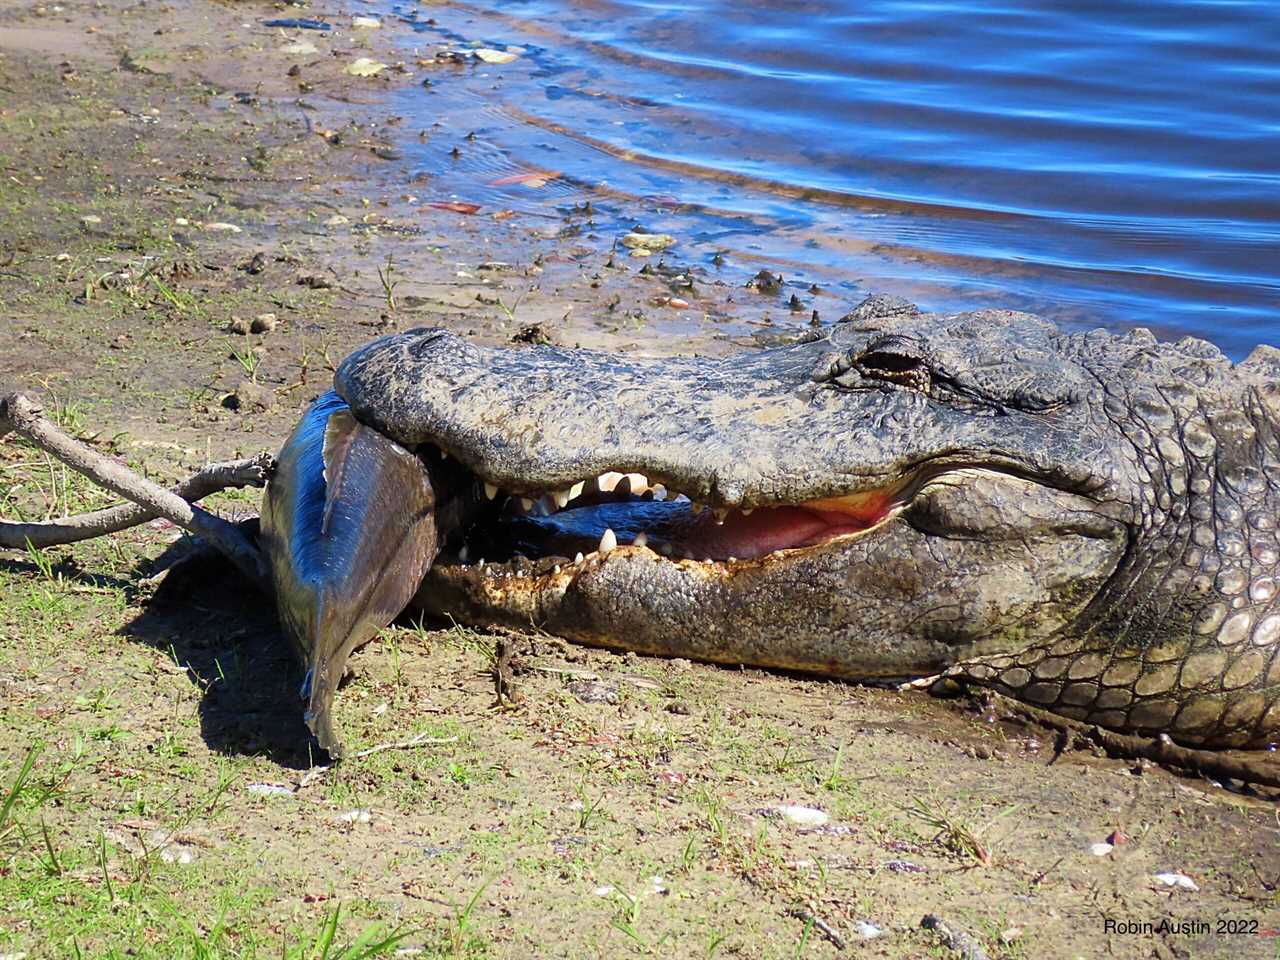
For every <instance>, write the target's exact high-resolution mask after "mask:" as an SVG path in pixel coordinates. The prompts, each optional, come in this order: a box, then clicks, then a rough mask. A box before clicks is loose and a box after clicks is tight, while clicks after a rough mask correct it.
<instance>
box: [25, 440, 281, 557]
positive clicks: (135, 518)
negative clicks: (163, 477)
mask: <svg viewBox="0 0 1280 960" xmlns="http://www.w3.org/2000/svg"><path fill="white" fill-rule="evenodd" d="M273 463H274V458H273V457H272V456H271V455H270V454H268V453H260V454H258V455H257V456H255V457H250V458H248V459H246V460H226V461H222V462H220V463H210V464H208V465H206V466H205V467H203V468H202V469H201V470H200V471H199V472H198V473H196V474H193V475H192V476H190V477H188V478H187V479H186V480H183V481H182V482H181V483H179V484H178V485H177V486H176V487H174V488H173V490H172V492H173V493H175V494H177V495H178V496H179V497H181V498H182V499H183V500H186V501H187V502H188V503H194V502H195V501H197V500H201V499H203V498H205V497H207V496H209V494H211V493H217V492H218V491H219V490H226V489H228V488H230V487H260V486H262V485H263V484H264V483H266V482H267V477H268V475H269V474H270V473H271V467H272V464H273ZM155 518H156V514H155V513H154V512H152V511H151V510H148V509H147V508H146V507H141V506H139V505H138V504H136V503H121V504H117V505H116V506H114V507H107V508H106V509H104V510H94V511H93V512H91V513H81V514H77V515H76V516H74V517H62V518H61V519H58V520H48V521H45V522H43V523H17V522H14V521H12V520H0V547H8V548H10V549H14V550H21V549H23V548H25V547H26V546H27V545H28V544H29V545H30V546H33V547H57V546H62V545H63V544H66V543H76V542H77V541H79V540H90V539H92V538H93V537H101V536H105V535H106V534H109V533H119V532H120V531H121V530H127V529H128V528H129V527H136V526H137V525H138V524H140V523H146V522H147V521H148V520H154V519H155Z"/></svg>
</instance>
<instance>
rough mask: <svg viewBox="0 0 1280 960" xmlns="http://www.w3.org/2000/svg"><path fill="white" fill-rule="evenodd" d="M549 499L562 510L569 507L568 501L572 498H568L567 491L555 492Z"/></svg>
mask: <svg viewBox="0 0 1280 960" xmlns="http://www.w3.org/2000/svg"><path fill="white" fill-rule="evenodd" d="M551 499H553V500H554V501H555V502H556V506H557V507H559V508H560V509H561V510H563V509H564V508H565V507H567V506H568V505H569V501H570V500H571V499H572V497H571V496H570V494H569V491H568V490H557V491H556V492H555V493H553V494H551Z"/></svg>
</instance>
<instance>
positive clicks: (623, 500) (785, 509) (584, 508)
mask: <svg viewBox="0 0 1280 960" xmlns="http://www.w3.org/2000/svg"><path fill="white" fill-rule="evenodd" d="M459 484H460V485H461V486H463V487H469V488H470V489H467V490H462V491H459V492H460V493H461V494H462V495H463V496H464V497H466V498H469V500H470V501H471V508H470V509H469V510H468V511H467V513H468V514H469V515H470V517H471V519H470V521H469V522H468V523H467V524H465V525H464V527H463V528H460V529H459V530H457V531H456V532H454V533H453V535H452V536H450V537H449V538H448V541H447V545H446V547H445V549H444V551H443V552H442V554H441V555H440V557H439V558H438V560H437V564H438V565H441V566H462V567H481V568H484V569H485V571H486V573H488V574H489V575H491V576H501V575H503V574H504V573H508V574H519V575H522V576H530V575H532V576H538V575H543V574H545V575H554V574H556V573H559V572H560V570H561V569H562V568H564V567H566V566H569V565H572V564H579V563H583V562H584V561H587V560H590V559H596V560H599V559H603V557H604V556H605V555H608V554H610V553H613V552H615V551H617V552H618V553H619V555H625V554H626V553H629V552H631V551H635V550H644V551H651V552H652V553H653V554H656V555H658V556H660V557H662V558H665V559H667V560H669V561H671V562H673V563H698V564H709V565H716V566H719V567H729V566H733V565H735V564H745V563H759V562H768V561H770V560H774V559H780V558H782V557H783V556H786V555H789V554H794V553H796V552H800V551H806V550H810V549H815V548H817V547H820V546H822V545H824V544H828V543H830V542H832V541H834V540H843V539H852V538H855V537H858V536H861V535H863V534H865V533H867V532H868V531H870V530H872V529H874V528H877V527H879V526H881V525H882V524H883V523H885V522H886V521H887V520H889V519H890V518H891V517H893V516H894V515H896V514H897V513H898V511H899V510H900V509H901V507H902V506H903V504H904V495H905V490H906V488H907V483H906V482H902V483H897V484H893V485H890V486H886V487H883V488H876V489H871V490H866V491H861V492H858V493H854V494H849V495H845V496H839V497H830V498H824V499H817V500H808V501H803V502H799V503H776V504H771V505H765V506H758V507H755V508H753V509H744V508H736V507H735V508H725V507H717V506H706V505H703V504H699V503H697V502H694V501H692V500H690V499H689V498H688V497H686V496H685V495H683V494H681V493H679V492H677V491H675V490H672V489H670V488H669V487H667V486H666V485H664V484H662V483H657V482H652V483H651V482H650V480H649V478H648V477H646V476H644V475H642V474H639V473H622V472H613V471H611V472H606V473H603V474H601V475H599V476H598V477H595V478H592V479H590V480H584V481H582V482H580V483H576V484H573V485H571V486H570V487H568V488H566V489H563V490H558V491H549V492H538V491H530V490H524V491H519V492H508V491H504V490H502V489H500V488H499V487H497V486H496V485H495V484H492V483H489V482H486V481H484V480H483V479H482V478H480V477H477V476H475V475H474V474H465V475H463V476H462V478H461V480H459V479H458V474H456V473H455V480H454V485H455V487H457V486H458V485H459Z"/></svg>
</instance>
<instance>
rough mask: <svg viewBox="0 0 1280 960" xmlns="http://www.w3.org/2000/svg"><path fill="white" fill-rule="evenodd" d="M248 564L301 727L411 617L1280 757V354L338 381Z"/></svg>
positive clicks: (851, 354)
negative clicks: (964, 690)
mask: <svg viewBox="0 0 1280 960" xmlns="http://www.w3.org/2000/svg"><path fill="white" fill-rule="evenodd" d="M335 387H336V393H330V394H327V395H326V396H325V397H322V398H321V399H320V400H319V401H317V403H316V405H315V406H314V407H313V408H312V409H311V410H310V411H309V412H308V413H307V415H306V416H305V417H304V419H303V421H302V423H301V424H300V425H299V426H298V428H297V429H296V430H295V432H294V434H293V436H292V437H291V438H290V439H289V441H288V443H287V444H286V446H285V448H284V450H283V452H282V453H281V457H280V467H279V470H278V472H277V474H276V476H275V477H274V478H273V480H272V482H271V483H270V484H269V486H268V490H267V494H266V498H265V504H264V508H263V518H262V533H263V538H264V544H265V547H266V549H267V552H268V555H269V557H270V560H271V565H272V568H273V578H274V584H275V588H276V595H277V598H278V600H277V602H278V606H279V609H280V614H281V620H282V622H283V624H284V627H285V630H286V632H287V633H288V635H289V636H290V638H291V639H292V641H293V643H294V645H295V647H296V648H297V651H298V653H299V655H300V656H301V658H302V660H303V662H304V664H305V667H306V670H307V682H306V684H305V688H304V691H303V692H304V696H305V697H306V698H307V701H308V708H307V714H306V716H307V719H308V722H309V723H310V724H311V727H312V729H313V731H314V732H315V733H316V735H317V737H318V738H319V740H320V743H321V745H322V746H324V747H325V748H326V749H330V750H332V751H334V752H337V750H338V749H339V744H338V741H337V737H336V734H335V731H334V729H333V726H332V721H331V716H330V714H331V704H332V698H333V694H334V690H335V688H336V684H337V680H338V679H339V677H340V675H341V673H342V670H343V669H344V666H345V663H346V660H347V657H348V655H349V653H350V652H351V650H352V649H353V648H354V647H356V646H358V645H359V644H361V643H363V642H365V641H367V640H368V639H369V638H370V637H371V636H372V635H373V634H374V633H375V632H376V631H377V630H378V629H379V628H380V627H382V626H384V625H385V624H387V623H388V622H389V621H390V620H391V619H392V618H393V617H395V616H396V615H397V614H398V613H399V612H400V611H401V610H402V609H404V608H406V607H408V606H410V605H416V606H417V607H421V608H423V609H424V610H426V611H429V612H432V613H436V614H447V615H449V616H451V617H454V618H455V619H458V620H461V621H466V622H473V623H477V624H490V625H493V624H502V625H509V626H513V627H529V626H535V627H537V628H539V629H542V630H546V631H549V632H551V633H554V634H558V635H561V636H563V637H566V638H568V639H570V640H575V641H580V642H582V643H586V644H593V645H597V646H602V647H610V648H614V649H625V650H634V651H638V652H641V653H647V654H655V655H661V656H673V657H674V656H679V657H688V658H693V659H698V660H704V661H710V662H716V663H725V664H750V665H755V666H761V667H774V668H784V669H788V670H799V671H806V672H810V673H815V674H822V675H827V676H831V677H840V678H846V679H851V680H864V681H888V680H895V679H908V678H916V677H923V676H930V675H935V674H940V673H945V674H949V675H951V676H954V677H956V678H958V679H959V680H961V681H962V682H967V683H972V684H977V685H981V686H986V687H991V688H994V689H996V690H998V691H1000V692H1003V693H1005V694H1008V695H1010V696H1013V697H1016V698H1019V699H1021V700H1024V701H1026V702H1028V703H1030V704H1033V705H1035V706H1038V707H1042V708H1045V709H1048V710H1051V711H1055V712H1057V713H1059V714H1062V715H1065V716H1068V717H1072V718H1076V719H1080V720H1085V721H1088V722H1091V723H1096V724H1099V725H1101V726H1103V727H1107V728H1111V729H1114V730H1119V731H1125V732H1132V733H1139V734H1148V735H1149V734H1158V733H1166V734H1168V735H1169V736H1170V737H1172V738H1173V739H1174V740H1175V741H1177V742H1179V743H1182V744H1185V745H1190V746H1201V747H1215V748H1217V747H1248V748H1257V747H1264V746H1266V745H1267V744H1269V743H1271V742H1273V741H1275V740H1276V739H1280V603H1277V600H1276V594H1277V589H1278V588H1277V582H1278V580H1280V569H1277V564H1278V562H1280V559H1278V558H1280V542H1278V541H1277V532H1276V526H1277V520H1278V519H1280V510H1278V507H1280V350H1277V349H1275V348H1273V347H1267V346H1262V347H1259V348H1258V349H1257V350H1255V351H1254V353H1253V354H1252V355H1251V356H1250V357H1249V358H1248V359H1247V360H1246V361H1244V362H1243V363H1240V364H1235V365H1233V364H1232V363H1231V362H1230V361H1228V360H1227V359H1226V358H1225V357H1224V356H1223V355H1222V354H1221V353H1220V352H1219V351H1218V350H1217V349H1216V348H1215V347H1213V346H1212V345H1210V344H1208V343H1205V342H1203V341H1199V340H1192V339H1185V340H1181V341H1178V342H1177V343H1160V342H1157V340H1156V339H1155V338H1154V337H1153V336H1152V335H1151V334H1150V333H1149V332H1147V331H1145V330H1135V331H1133V332H1131V333H1128V334H1126V335H1124V336H1116V335H1113V334H1110V333H1107V332H1103V331H1092V332H1088V333H1071V332H1066V331H1063V330H1060V329H1058V328H1057V327H1055V326H1054V325H1052V324H1050V323H1048V322H1046V321H1043V320H1041V319H1038V318H1036V317H1033V316H1030V315H1027V314H1019V313H1010V312H1004V311H982V312H976V313H967V314H960V315H926V314H921V313H919V312H918V311H917V310H916V308H914V307H913V306H911V305H909V304H906V303H904V302H902V301H898V300H893V299H890V298H884V297H873V298H871V299H869V300H868V301H866V302H864V303H863V304H862V305H861V306H859V307H858V308H857V309H855V310H854V311H853V312H852V313H851V314H849V315H848V316H846V317H844V318H843V319H842V320H841V321H839V322H838V323H836V324H834V325H833V326H832V328H830V329H829V330H828V331H826V332H824V333H822V334H815V335H814V336H812V337H811V338H810V339H808V340H806V341H805V342H801V343H796V344H794V345H789V346H781V347H776V348H772V349H765V350H758V351H752V352H743V353H739V354H736V355H734V356H730V357H726V358H718V359H710V358H702V357H668V358H662V359H652V358H643V357H637V356H629V355H626V356H614V355H609V354H605V353H600V352H594V351H588V350H570V349H562V348H558V347H551V346H529V347H524V348H511V349H500V348H489V347H483V346H478V345H475V344H472V343H469V342H467V341H465V340H462V339H460V338H458V337H456V336H454V335H452V334H450V333H448V332H446V331H443V330H413V331H409V332H406V333H400V334H396V335H393V336H389V337H384V338H383V339H381V340H377V341H375V342H373V343H370V344H368V345H367V346H365V347H363V348H361V349H359V350H358V351H356V352H355V353H354V354H352V355H351V356H350V357H349V358H347V360H346V361H345V362H344V363H343V364H342V365H341V367H340V368H339V370H338V372H337V376H336V379H335Z"/></svg>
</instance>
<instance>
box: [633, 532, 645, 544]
mask: <svg viewBox="0 0 1280 960" xmlns="http://www.w3.org/2000/svg"><path fill="white" fill-rule="evenodd" d="M631 545H632V546H633V547H647V546H648V545H649V537H648V535H647V534H645V533H637V534H636V538H635V539H634V540H632V541H631Z"/></svg>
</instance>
